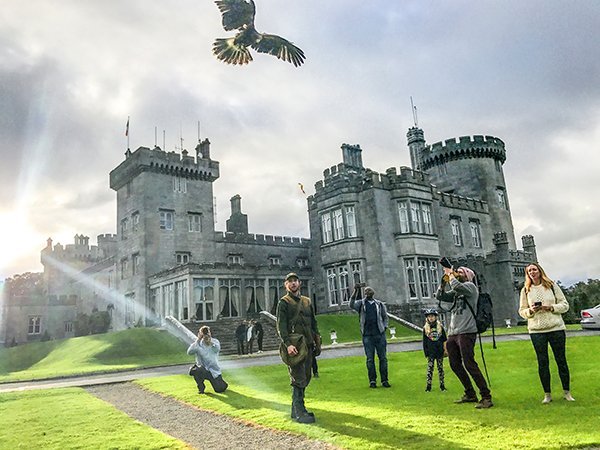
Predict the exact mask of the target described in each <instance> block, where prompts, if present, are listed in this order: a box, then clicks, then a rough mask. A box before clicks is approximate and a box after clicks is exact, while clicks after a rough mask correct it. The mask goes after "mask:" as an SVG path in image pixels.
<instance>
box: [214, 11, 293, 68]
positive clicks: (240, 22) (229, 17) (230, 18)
mask: <svg viewBox="0 0 600 450" xmlns="http://www.w3.org/2000/svg"><path fill="white" fill-rule="evenodd" d="M215 3H216V4H217V7H218V8H219V11H221V14H222V15H223V28H225V30H227V31H231V30H240V31H239V33H238V34H236V35H235V36H234V37H231V38H227V39H217V40H216V41H215V43H214V44H213V53H214V54H215V56H216V57H217V58H218V59H220V60H221V61H223V62H226V63H227V64H240V65H241V64H248V63H249V62H250V61H252V55H250V50H249V49H248V47H250V48H253V49H254V50H256V51H257V52H259V53H268V54H269V55H273V56H276V57H277V58H279V59H282V60H284V61H287V62H289V63H292V64H293V65H294V66H296V67H298V66H300V65H301V64H302V63H303V62H304V58H305V56H304V52H303V51H302V50H300V49H299V48H298V47H296V46H295V45H294V44H292V43H291V42H290V41H288V40H287V39H284V38H282V37H280V36H277V35H275V34H267V33H259V32H258V31H256V28H254V15H255V14H256V7H255V5H254V1H253V0H216V1H215Z"/></svg>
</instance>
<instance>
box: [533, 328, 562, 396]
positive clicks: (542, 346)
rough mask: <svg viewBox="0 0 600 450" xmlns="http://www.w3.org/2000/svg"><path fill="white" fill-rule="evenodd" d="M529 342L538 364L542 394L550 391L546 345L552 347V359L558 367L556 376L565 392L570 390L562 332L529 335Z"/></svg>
mask: <svg viewBox="0 0 600 450" xmlns="http://www.w3.org/2000/svg"><path fill="white" fill-rule="evenodd" d="M530 336H531V342H532V344H533V348H534V349H535V354H536V356H537V362H538V373H539V375H540V381H541V382H542V387H543V388H544V392H548V393H549V392H551V390H550V360H549V358H548V344H550V347H552V353H554V359H555V360H556V365H557V366H558V376H559V377H560V382H561V383H562V387H563V389H564V390H565V391H569V390H570V375H569V366H568V365H567V355H566V342H567V335H566V334H565V331H564V330H559V331H551V332H550V333H531V334H530Z"/></svg>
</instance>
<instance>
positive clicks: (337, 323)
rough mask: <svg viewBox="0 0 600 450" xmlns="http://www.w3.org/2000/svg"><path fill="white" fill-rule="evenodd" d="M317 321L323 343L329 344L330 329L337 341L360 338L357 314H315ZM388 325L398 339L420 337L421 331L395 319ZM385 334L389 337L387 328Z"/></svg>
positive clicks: (406, 339)
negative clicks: (394, 329) (392, 328)
mask: <svg viewBox="0 0 600 450" xmlns="http://www.w3.org/2000/svg"><path fill="white" fill-rule="evenodd" d="M317 323H318V325H319V331H320V333H321V336H322V338H323V344H324V345H329V344H331V337H330V333H331V331H332V330H335V332H336V334H337V341H338V343H346V342H360V341H361V340H362V337H361V335H360V324H359V322H358V314H320V315H318V316H317ZM390 327H395V328H396V338H397V340H398V341H410V340H415V339H421V332H419V331H414V330H411V329H410V328H407V327H405V326H404V325H401V324H400V323H398V322H396V321H395V320H390ZM387 336H388V339H389V338H390V331H389V330H388V331H387Z"/></svg>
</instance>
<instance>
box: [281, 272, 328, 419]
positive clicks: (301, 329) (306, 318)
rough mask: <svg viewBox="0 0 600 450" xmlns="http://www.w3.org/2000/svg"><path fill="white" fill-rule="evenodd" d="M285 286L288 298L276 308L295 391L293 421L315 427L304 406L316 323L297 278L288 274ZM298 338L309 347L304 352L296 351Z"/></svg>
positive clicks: (283, 298) (285, 355) (303, 346)
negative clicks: (310, 424)
mask: <svg viewBox="0 0 600 450" xmlns="http://www.w3.org/2000/svg"><path fill="white" fill-rule="evenodd" d="M284 284H285V288H286V290H287V294H286V295H284V296H283V297H282V298H281V299H280V300H279V303H278V304H277V333H278V334H279V338H280V339H281V342H282V343H283V348H282V351H281V352H282V359H283V361H284V362H285V363H286V364H287V366H288V370H289V373H290V381H291V385H292V388H293V393H292V415H291V417H292V419H294V420H296V421H297V422H299V423H313V422H314V421H315V416H314V414H313V413H311V412H308V411H307V410H306V407H305V406H304V390H305V389H306V386H308V383H310V378H311V371H312V363H313V358H314V345H315V342H316V341H317V339H320V335H319V330H318V328H317V320H316V318H315V313H314V311H313V309H312V306H311V302H310V298H308V297H304V296H303V295H300V286H301V284H302V283H301V282H300V279H299V278H298V275H296V274H295V273H289V274H287V275H286V277H285V283H284ZM297 335H302V338H301V339H303V340H304V343H305V344H306V345H302V346H301V348H297V347H296V345H298V346H300V345H299V344H298V342H297V340H296V339H297V337H298V336H297ZM292 340H294V343H295V344H296V345H294V343H293V342H292ZM304 355H305V356H304ZM303 356H304V357H303Z"/></svg>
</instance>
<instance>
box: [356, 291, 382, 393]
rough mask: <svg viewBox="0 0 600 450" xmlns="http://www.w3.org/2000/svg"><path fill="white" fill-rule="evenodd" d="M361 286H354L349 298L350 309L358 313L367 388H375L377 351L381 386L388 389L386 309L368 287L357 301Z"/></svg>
mask: <svg viewBox="0 0 600 450" xmlns="http://www.w3.org/2000/svg"><path fill="white" fill-rule="evenodd" d="M363 286H364V284H362V283H361V284H356V285H354V291H353V292H352V296H351V297H350V308H352V309H354V310H355V311H356V312H358V314H359V318H360V332H361V334H362V341H363V347H364V348H365V354H366V355H367V372H368V375H369V387H371V388H376V387H377V372H376V371H375V352H376V351H377V358H378V359H379V376H380V377H381V385H382V386H383V387H386V388H389V387H391V385H390V383H389V381H388V362H387V339H386V337H385V330H386V328H387V327H388V315H387V309H386V307H385V305H384V304H383V303H382V302H381V301H379V300H377V299H376V298H375V297H374V295H375V291H374V290H373V288H371V287H369V286H367V287H365V298H363V299H361V300H358V296H359V295H360V290H361V287H363Z"/></svg>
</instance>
